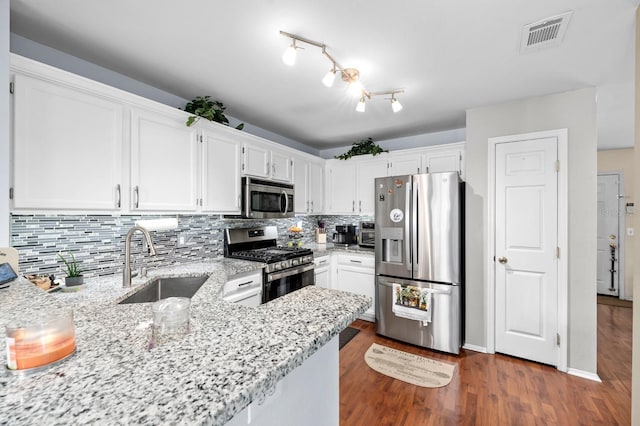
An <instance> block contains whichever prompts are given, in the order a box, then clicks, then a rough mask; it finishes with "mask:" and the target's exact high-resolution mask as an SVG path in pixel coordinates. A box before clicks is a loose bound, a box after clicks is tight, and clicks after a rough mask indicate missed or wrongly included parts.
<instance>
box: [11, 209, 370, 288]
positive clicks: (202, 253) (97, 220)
mask: <svg viewBox="0 0 640 426" xmlns="http://www.w3.org/2000/svg"><path fill="white" fill-rule="evenodd" d="M159 217H177V218H178V229H175V230H171V231H153V232H151V236H152V239H153V244H154V246H155V247H156V251H157V255H156V256H149V255H147V254H146V250H147V248H146V245H144V244H143V240H144V238H143V236H142V234H140V233H136V234H135V235H134V236H133V239H132V243H131V253H132V267H134V265H144V266H145V267H146V268H147V269H152V268H154V267H160V266H168V265H172V264H176V263H184V262H192V261H200V260H206V259H215V258H217V257H222V256H223V233H222V231H223V230H224V229H225V228H248V227H252V226H264V225H276V226H277V227H278V237H279V238H278V244H281V245H286V244H287V243H288V241H289V237H288V233H287V232H286V231H287V229H288V228H289V227H290V226H292V225H296V224H297V223H298V222H301V225H302V228H303V229H304V231H303V238H302V241H303V243H308V242H313V241H314V239H315V228H316V227H317V223H318V221H319V220H322V221H324V222H325V224H326V228H327V229H328V232H329V235H328V238H329V240H328V241H330V237H331V233H333V231H334V230H335V226H336V225H342V224H352V223H353V224H358V223H359V222H360V221H364V220H372V218H371V217H365V216H327V215H322V216H299V217H295V218H287V219H277V220H247V219H224V218H221V217H220V216H205V215H177V216H176V215H171V216H167V215H158V216H146V215H145V216H110V215H12V216H11V225H10V226H11V228H10V229H11V246H12V247H14V248H15V249H17V250H18V252H19V253H20V273H21V274H55V275H56V276H57V275H64V274H63V264H62V261H61V260H60V258H59V257H58V256H57V253H58V252H63V254H65V255H66V252H71V253H73V255H74V256H75V258H76V260H77V261H78V263H79V265H80V268H81V270H82V272H83V275H85V276H86V277H95V276H100V275H112V274H116V273H121V272H122V266H123V264H124V241H125V237H126V235H127V232H128V231H129V229H131V227H132V226H134V224H135V222H136V220H139V219H152V218H159ZM182 241H184V243H183V244H179V242H182Z"/></svg>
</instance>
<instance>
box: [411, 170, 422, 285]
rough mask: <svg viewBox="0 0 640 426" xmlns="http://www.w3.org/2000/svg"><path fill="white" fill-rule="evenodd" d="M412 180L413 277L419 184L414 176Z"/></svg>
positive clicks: (415, 262) (416, 249) (416, 253)
mask: <svg viewBox="0 0 640 426" xmlns="http://www.w3.org/2000/svg"><path fill="white" fill-rule="evenodd" d="M412 180H413V182H412V184H411V186H412V188H411V189H412V192H411V197H412V200H411V226H412V229H411V268H412V271H413V276H414V277H415V275H416V273H417V272H418V259H419V254H418V240H419V239H420V235H419V234H418V221H419V216H418V200H419V199H418V191H419V190H420V184H419V183H418V180H417V179H415V178H412Z"/></svg>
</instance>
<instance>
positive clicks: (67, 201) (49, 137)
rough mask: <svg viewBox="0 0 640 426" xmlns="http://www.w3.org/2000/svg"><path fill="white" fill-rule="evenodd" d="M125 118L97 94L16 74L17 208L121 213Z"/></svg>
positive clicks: (15, 180) (15, 173) (15, 160)
mask: <svg viewBox="0 0 640 426" xmlns="http://www.w3.org/2000/svg"><path fill="white" fill-rule="evenodd" d="M123 114H124V113H123V109H122V105H120V104H118V103H117V102H114V101H112V100H109V99H107V98H103V97H101V96H99V95H96V94H94V93H90V92H85V91H83V90H81V89H75V88H71V87H67V86H64V85H59V84H55V83H51V82H48V81H44V80H40V79H37V78H32V77H27V76H23V75H20V74H17V75H16V76H15V94H14V142H13V156H14V157H13V160H14V167H13V173H14V182H13V183H14V199H13V207H14V208H15V209H76V210H119V209H120V208H121V206H122V196H123V193H122V191H123V190H124V188H122V186H121V184H122V182H123V181H122V144H123V138H122V126H123V124H122V123H123ZM125 191H126V190H125Z"/></svg>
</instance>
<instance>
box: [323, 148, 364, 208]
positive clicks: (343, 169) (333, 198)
mask: <svg viewBox="0 0 640 426" xmlns="http://www.w3.org/2000/svg"><path fill="white" fill-rule="evenodd" d="M338 161H341V160H335V161H332V162H331V163H330V165H329V166H328V169H327V181H326V182H327V187H326V189H325V190H326V194H327V196H326V200H327V204H328V205H327V210H328V213H341V214H353V213H355V211H356V201H355V200H356V185H355V182H356V168H355V165H354V163H351V162H344V161H341V162H338Z"/></svg>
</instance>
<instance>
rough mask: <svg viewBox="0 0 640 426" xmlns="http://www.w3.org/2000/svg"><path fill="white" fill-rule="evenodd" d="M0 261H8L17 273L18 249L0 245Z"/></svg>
mask: <svg viewBox="0 0 640 426" xmlns="http://www.w3.org/2000/svg"><path fill="white" fill-rule="evenodd" d="M0 263H8V264H9V265H11V268H12V269H13V270H14V271H15V273H16V274H18V250H16V249H14V248H13V247H0ZM18 275H20V274H18Z"/></svg>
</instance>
